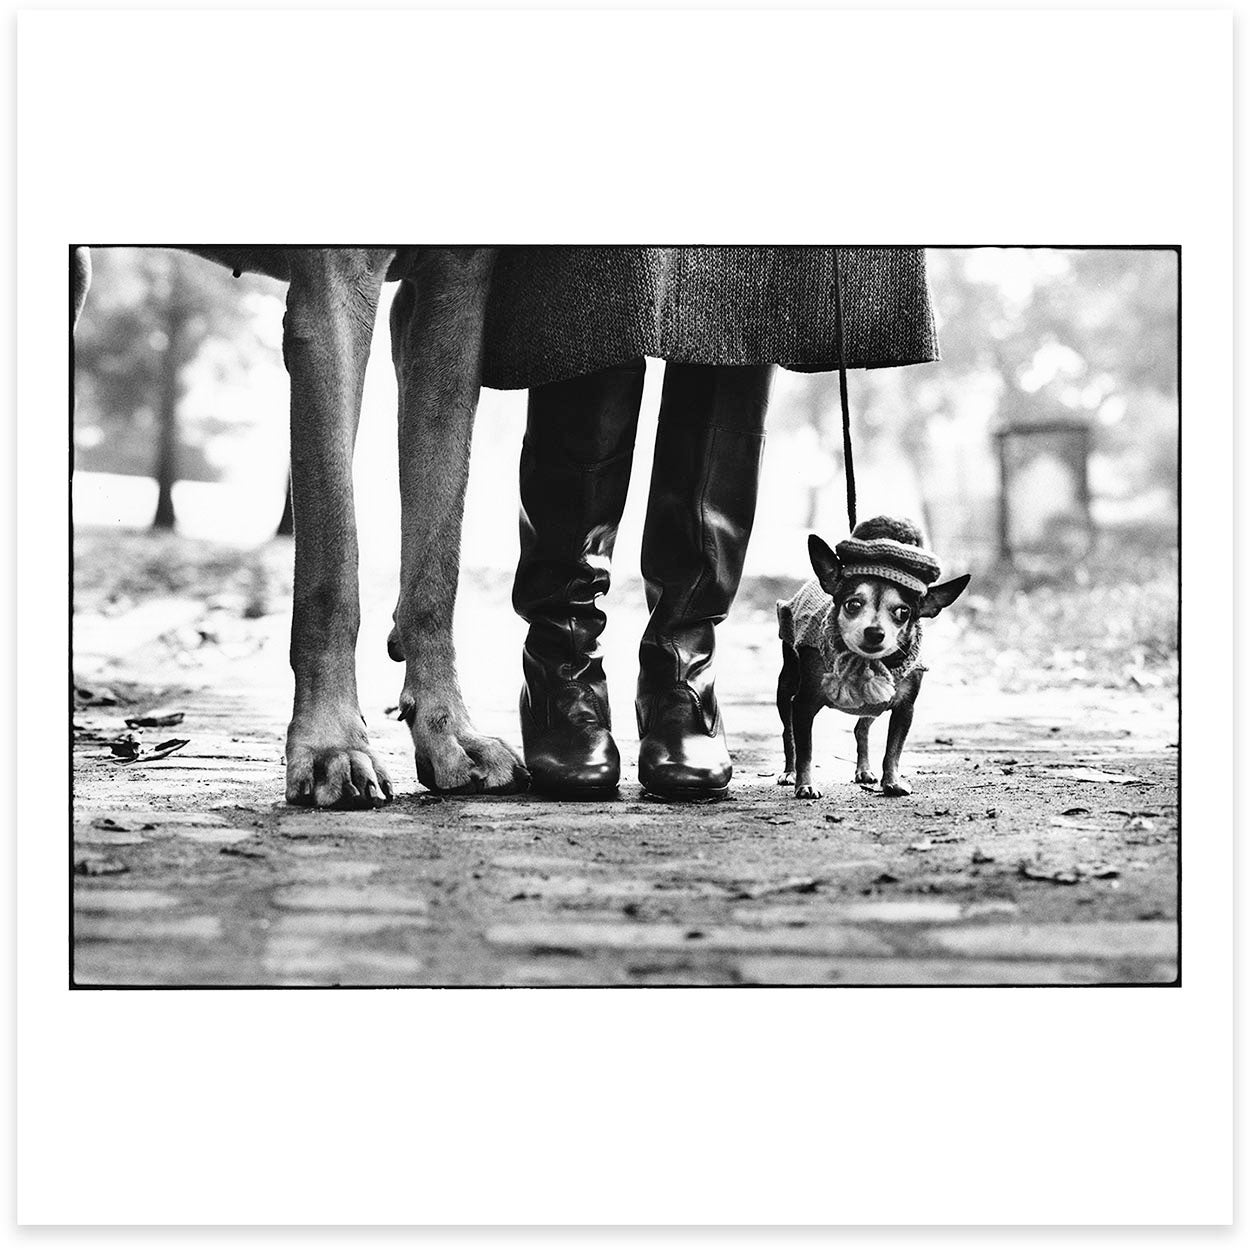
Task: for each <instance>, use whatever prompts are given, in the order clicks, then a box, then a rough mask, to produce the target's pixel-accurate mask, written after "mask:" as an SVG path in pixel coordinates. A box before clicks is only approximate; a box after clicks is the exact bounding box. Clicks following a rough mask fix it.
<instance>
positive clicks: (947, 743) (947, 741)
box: [933, 738, 955, 747]
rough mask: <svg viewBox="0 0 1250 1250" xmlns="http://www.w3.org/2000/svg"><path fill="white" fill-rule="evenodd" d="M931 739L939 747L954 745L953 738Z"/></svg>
mask: <svg viewBox="0 0 1250 1250" xmlns="http://www.w3.org/2000/svg"><path fill="white" fill-rule="evenodd" d="M933 741H934V742H936V743H937V745H938V746H940V747H953V746H954V745H955V739H954V738H934V739H933Z"/></svg>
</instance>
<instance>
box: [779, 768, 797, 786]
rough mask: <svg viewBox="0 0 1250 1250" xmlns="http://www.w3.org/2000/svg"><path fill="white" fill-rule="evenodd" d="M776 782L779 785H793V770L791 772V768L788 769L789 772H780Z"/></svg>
mask: <svg viewBox="0 0 1250 1250" xmlns="http://www.w3.org/2000/svg"><path fill="white" fill-rule="evenodd" d="M777 784H778V785H779V786H792V785H794V772H793V770H791V771H790V772H788V773H782V774H781V775H780V776H779V777H778V778H777Z"/></svg>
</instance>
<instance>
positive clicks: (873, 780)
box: [855, 768, 877, 786]
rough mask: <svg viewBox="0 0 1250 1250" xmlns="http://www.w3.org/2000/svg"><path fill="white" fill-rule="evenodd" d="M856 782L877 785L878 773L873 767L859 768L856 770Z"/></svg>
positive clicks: (861, 784) (857, 783)
mask: <svg viewBox="0 0 1250 1250" xmlns="http://www.w3.org/2000/svg"><path fill="white" fill-rule="evenodd" d="M855 784H856V785H860V786H875V785H876V784H877V774H876V773H874V772H873V771H872V769H871V768H857V769H856V770H855Z"/></svg>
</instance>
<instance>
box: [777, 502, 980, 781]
mask: <svg viewBox="0 0 1250 1250" xmlns="http://www.w3.org/2000/svg"><path fill="white" fill-rule="evenodd" d="M807 549H808V554H809V555H810V557H811V561H812V568H813V569H814V570H815V572H816V576H815V578H814V579H812V580H811V581H809V582H807V583H805V584H804V586H803V587H802V588H801V589H800V590H799V592H798V594H796V595H795V596H794V598H793V599H789V600H785V601H783V602H778V604H777V622H778V626H779V632H780V635H781V654H782V664H781V676H780V678H779V679H778V682H777V711H778V712H779V713H780V715H781V724H782V740H783V742H784V745H785V754H786V769H785V772H784V773H783V774H782V775H781V776H780V777H779V778H778V779H777V784H778V785H782V786H788V785H793V786H794V796H795V798H799V799H818V798H820V791H819V790H817V789H816V787H815V786H813V785H812V721H813V720H814V719H815V717H816V713H817V712H819V711H820V709H821V708H822V707H833V708H837V709H838V711H840V712H846V713H848V714H849V715H851V716H856V717H858V718H859V719H858V720H857V721H856V723H855V747H856V753H855V758H856V764H855V780H856V781H857V782H860V783H861V784H865V785H870V784H874V783H875V782H876V780H877V777H876V774H875V773H873V771H872V767H871V765H870V764H869V761H868V731H869V729H870V728H871V726H872V722H873V721H874V720H876V718H877V717H878V716H880V715H881V713H882V712H884V711H886V710H887V709H889V710H890V728H889V733H888V735H887V739H886V747H885V759H884V761H883V762H882V768H881V789H882V792H883V793H885V794H888V795H901V794H910V793H911V785H910V783H909V782H908V781H907V779H906V778H905V777H904V776H903V775H902V774H901V773H900V772H899V767H898V766H899V757H900V756H901V755H902V753H903V743H904V742H905V741H906V740H907V731H908V730H909V729H910V728H911V720H912V712H913V709H914V708H915V704H916V697H917V695H919V693H920V683H921V680H922V678H923V675H924V672H925V668H924V665H923V664H921V662H920V635H921V626H920V621H921V619H922V618H923V617H932V616H937V614H938V613H939V612H941V611H942V609H943V608H947V607H949V606H950V605H951V604H952V603H954V602H955V600H956V599H958V598H959V596H960V595H961V594H963V592H964V590H965V589H966V588H967V585H968V582H969V580H970V579H969V577H968V576H967V575H965V576H963V577H957V578H955V579H954V580H953V581H949V582H944V583H943V584H942V585H940V586H934V585H932V584H931V583H933V582H935V581H936V580H937V578H938V575H939V573H940V571H941V570H940V568H939V566H938V562H937V559H936V557H935V556H934V555H933V554H932V553H931V552H929V551H926V550H925V548H924V538H923V536H922V535H921V533H920V530H919V529H918V528H917V527H916V526H915V525H913V524H912V523H911V522H910V521H904V520H899V519H896V518H893V517H884V516H882V517H874V518H873V519H872V520H871V521H864V522H862V523H861V524H859V525H857V526H856V527H855V531H854V532H853V533H852V535H851V537H850V538H848V539H844V540H843V541H842V542H840V543H838V545H837V548H836V550H835V551H831V550H830V549H829V546H828V544H827V543H825V542H823V541H822V540H821V539H819V538H817V537H816V535H815V534H812V535H811V536H810V537H809V538H808V540H807Z"/></svg>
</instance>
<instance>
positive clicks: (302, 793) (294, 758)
mask: <svg viewBox="0 0 1250 1250" xmlns="http://www.w3.org/2000/svg"><path fill="white" fill-rule="evenodd" d="M393 797H394V795H393V792H392V790H391V779H390V778H389V777H388V776H387V774H386V769H385V768H383V767H382V763H381V761H380V760H379V759H378V757H377V755H375V754H374V752H373V749H372V747H370V745H369V735H368V733H367V732H366V730H365V723H364V720H363V719H362V718H361V716H360V713H359V712H357V713H355V714H354V716H348V715H344V716H342V717H337V716H333V715H330V716H326V715H322V716H316V715H313V716H301V717H299V718H298V719H296V720H293V721H292V722H291V726H290V728H289V729H288V730H287V739H286V801H287V802H288V803H290V804H292V805H293V806H295V807H376V806H377V805H378V804H379V803H389V802H390V801H391V799H392V798H393Z"/></svg>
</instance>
